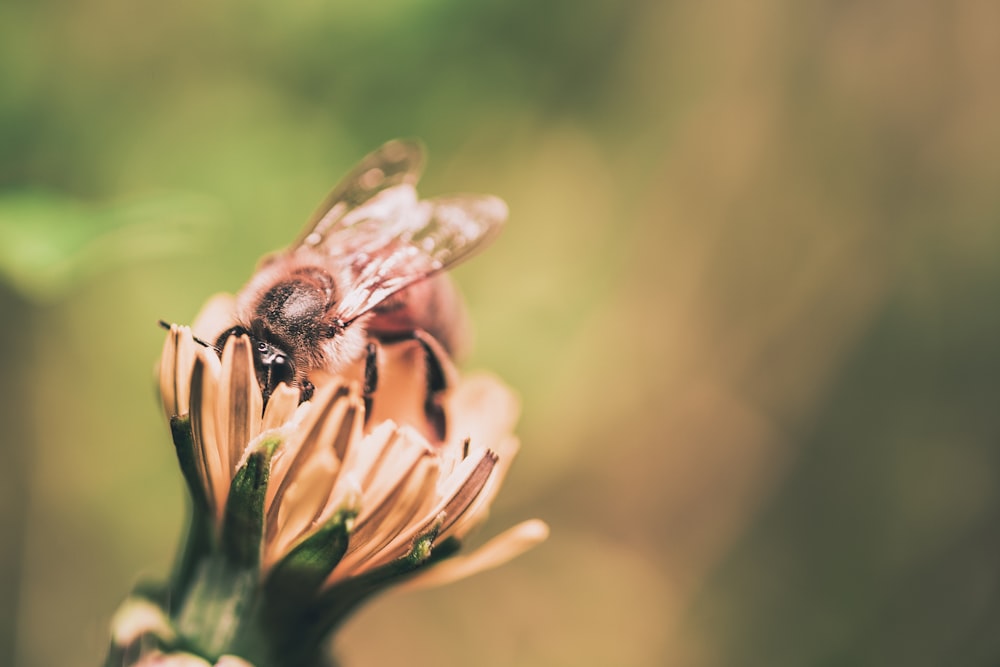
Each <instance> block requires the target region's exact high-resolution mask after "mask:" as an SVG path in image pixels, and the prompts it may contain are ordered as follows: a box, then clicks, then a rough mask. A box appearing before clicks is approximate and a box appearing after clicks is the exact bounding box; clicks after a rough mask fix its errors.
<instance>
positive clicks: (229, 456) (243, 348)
mask: <svg viewBox="0 0 1000 667" xmlns="http://www.w3.org/2000/svg"><path fill="white" fill-rule="evenodd" d="M252 354H253V353H252V352H251V350H250V339H249V338H247V337H246V336H238V337H236V336H234V337H231V338H230V339H229V341H228V342H227V343H226V347H225V349H224V350H223V352H222V369H221V371H220V374H219V395H218V403H217V405H216V407H217V412H216V423H217V424H218V433H217V435H218V437H219V452H220V459H221V461H222V462H223V464H224V465H226V466H227V471H228V474H229V476H230V477H231V476H232V475H233V473H234V472H236V466H237V464H238V463H239V461H240V459H241V458H242V457H243V452H244V450H245V449H246V446H247V443H249V442H250V441H251V440H253V439H254V438H256V437H257V434H258V433H260V428H261V419H260V415H261V412H262V410H263V409H264V401H263V398H262V397H261V392H260V385H259V384H257V377H256V374H255V373H254V367H253V356H252Z"/></svg>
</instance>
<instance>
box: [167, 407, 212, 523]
mask: <svg viewBox="0 0 1000 667" xmlns="http://www.w3.org/2000/svg"><path fill="white" fill-rule="evenodd" d="M170 435H171V437H172V438H173V440H174V450H175V451H176V452H177V462H178V463H179V464H180V466H181V474H182V475H184V481H185V482H186V483H187V487H188V493H190V494H191V500H192V501H193V502H194V510H195V512H196V513H198V512H208V511H209V510H208V496H206V495H205V485H204V483H203V482H202V479H201V475H199V474H198V464H197V461H196V458H195V453H194V432H193V431H192V430H191V418H190V417H189V416H188V415H183V416H181V417H171V418H170Z"/></svg>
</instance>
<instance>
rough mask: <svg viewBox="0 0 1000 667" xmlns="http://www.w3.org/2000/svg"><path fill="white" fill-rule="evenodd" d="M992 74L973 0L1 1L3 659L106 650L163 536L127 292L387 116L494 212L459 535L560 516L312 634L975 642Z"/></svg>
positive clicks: (441, 645) (835, 655)
mask: <svg viewBox="0 0 1000 667" xmlns="http://www.w3.org/2000/svg"><path fill="white" fill-rule="evenodd" d="M998 71H1000V5H998V4H997V3H995V2H989V1H988V0H954V1H951V2H947V1H934V0H927V1H923V2H902V1H899V0H875V1H872V2H864V3H862V2H844V1H832V0H825V1H824V0H817V1H813V2H798V1H795V0H765V1H764V2H756V3H745V2H739V1H738V0H719V1H718V2H709V3H693V2H689V3H680V2H650V1H646V2H640V1H637V0H630V1H623V2H608V1H605V2H598V1H592V0H575V1H571V0H541V1H538V2H527V1H523V0H513V1H512V0H507V1H504V2H501V1H498V0H485V1H483V2H476V3H472V2H461V1H459V0H408V1H407V0H392V1H386V2H380V3H335V2H322V1H320V0H304V1H301V2H288V3H271V2H261V1H259V0H243V1H241V2H235V1H229V2H225V1H224V2H219V3H201V2H194V1H192V0H180V1H179V2H173V3H152V2H138V3H128V2H123V1H122V0H83V1H81V2H66V1H62V0H37V1H35V2H27V1H25V0H9V1H7V2H4V3H2V4H0V276H2V279H3V280H2V282H3V288H2V297H0V303H2V317H3V326H2V327H0V329H2V336H3V343H2V344H3V366H2V367H0V368H2V376H3V380H4V381H3V384H2V387H0V392H2V394H0V406H2V407H0V416H2V418H3V424H4V432H5V437H4V439H3V442H2V450H0V455H2V456H3V458H4V463H3V465H2V466H0V468H2V469H0V494H2V495H0V521H2V536H3V537H2V542H0V568H2V571H0V578H2V581H0V605H2V608H0V664H14V665H18V666H23V667H43V666H50V665H61V666H75V665H80V666H83V665H94V664H99V661H100V660H102V659H103V651H104V647H105V645H106V641H107V635H106V626H107V622H108V619H109V617H110V615H111V613H112V612H113V610H114V608H115V606H116V604H117V603H118V602H119V601H120V600H121V599H122V598H123V597H124V596H125V595H126V593H127V592H128V591H129V590H130V587H131V586H132V585H133V584H134V583H135V581H136V580H137V579H138V578H139V577H140V576H154V577H155V576H161V575H163V574H164V573H165V572H166V571H167V568H168V567H169V563H170V562H171V559H172V555H173V550H174V546H175V543H176V541H177V538H178V535H179V533H180V530H181V527H182V524H183V517H184V504H183V490H182V484H181V479H180V475H179V474H178V473H177V471H176V469H175V461H174V455H173V451H172V447H171V445H170V442H169V440H168V437H167V432H166V429H165V428H164V424H163V421H162V417H161V415H160V414H159V412H158V406H157V403H156V400H155V394H154V388H153V381H152V368H153V364H154V361H155V359H156V358H157V356H158V354H159V349H160V345H161V343H162V339H163V332H162V331H161V330H159V329H158V328H157V326H156V320H157V319H159V318H164V319H168V320H174V321H182V322H183V321H189V320H190V319H191V317H192V316H193V315H194V313H195V312H196V311H197V309H198V307H199V305H200V304H201V303H202V302H203V301H204V300H205V299H206V298H207V297H208V296H209V295H210V294H212V293H214V292H216V291H220V290H227V291H234V290H236V289H238V288H239V286H240V285H241V284H242V283H243V281H244V280H245V279H246V278H247V277H248V276H249V275H250V272H251V270H252V268H253V266H254V263H255V261H256V259H257V258H258V257H259V256H260V255H261V254H263V253H265V252H267V251H270V250H273V249H276V248H279V247H282V246H283V245H285V244H286V243H288V242H289V241H290V240H291V239H292V237H293V236H294V235H295V233H296V232H297V231H298V229H299V226H300V224H301V223H302V222H303V221H304V220H305V219H306V217H307V215H308V214H309V213H310V212H311V210H312V209H313V207H314V206H315V205H316V204H317V203H318V202H319V201H320V199H321V198H322V197H323V195H324V194H325V193H326V191H327V189H328V188H329V187H330V186H331V185H332V184H333V182H334V181H336V180H337V179H338V178H339V177H340V176H341V175H342V174H343V173H344V172H345V171H346V170H347V169H348V168H349V167H350V166H351V165H352V164H353V163H354V162H355V161H356V160H357V159H358V158H360V157H361V156H362V155H363V154H365V153H367V152H368V151H369V150H371V149H373V148H374V147H376V146H377V145H379V144H380V143H382V142H383V141H385V140H387V139H390V138H392V137H396V136H417V137H421V138H422V139H423V140H424V141H425V142H426V144H427V146H428V147H429V151H430V163H429V167H428V170H427V172H426V175H425V177H424V179H423V185H422V191H423V192H424V193H426V194H440V193H445V192H451V191H474V192H493V193H495V194H498V195H500V196H502V197H503V198H505V199H506V200H507V201H508V202H509V204H510V207H511V219H510V222H509V225H508V228H507V230H506V231H505V233H504V234H503V235H502V236H501V237H500V239H499V240H498V241H497V242H496V243H495V245H494V246H493V247H492V248H491V249H490V250H489V251H488V252H486V253H484V254H483V255H481V256H480V257H478V258H476V260H475V261H473V262H471V263H469V264H468V265H466V266H463V267H461V268H460V269H459V270H457V271H456V272H455V274H456V277H457V279H458V281H459V282H460V284H461V286H462V288H463V290H464V291H465V293H466V295H467V297H468V300H469V302H470V308H471V311H472V317H473V320H474V321H475V322H476V325H477V347H476V352H475V354H474V355H473V357H472V358H471V359H470V360H469V362H468V364H467V366H468V367H470V368H488V369H492V370H494V371H495V372H497V373H498V374H500V375H501V376H502V377H504V378H505V379H506V380H507V381H508V382H509V383H510V384H511V385H513V386H514V387H515V388H516V389H517V390H518V392H519V393H520V394H521V396H522V399H523V413H524V414H523V419H522V425H521V428H520V435H521V437H522V441H523V448H522V452H521V454H520V457H519V459H518V461H517V463H516V465H515V466H514V469H513V471H512V474H511V475H510V477H509V478H508V480H507V485H506V488H505V490H504V492H503V493H502V494H501V495H500V498H499V500H498V503H497V505H496V506H495V509H494V512H493V516H492V517H491V520H490V523H489V524H488V525H487V527H486V528H485V530H484V531H483V533H482V535H481V537H486V536H488V535H490V534H492V533H494V532H498V531H499V530H501V529H503V528H505V527H506V526H507V525H510V524H512V523H513V522H515V521H518V520H520V519H523V518H528V517H532V516H539V517H542V518H544V519H545V520H547V521H548V522H549V523H550V524H551V526H552V531H553V533H552V537H551V539H550V541H549V542H548V543H546V544H545V545H544V546H542V547H540V548H538V549H537V550H535V551H534V552H532V553H530V554H528V555H526V556H524V557H523V558H521V559H519V560H518V561H515V562H514V563H512V564H510V565H508V566H507V567H505V568H502V569H500V570H496V571H493V572H490V573H488V574H484V575H481V576H478V577H476V578H474V579H470V580H467V581H464V582H461V583H459V584H455V585H453V586H451V587H448V588H445V589H440V590H435V591H429V592H422V593H411V594H396V595H390V596H386V597H384V598H380V599H378V600H377V601H376V602H375V603H373V604H371V605H370V606H368V607H366V608H365V609H364V610H363V611H362V612H361V613H360V614H359V615H358V616H356V617H355V618H354V619H353V620H352V621H351V622H350V623H349V624H348V625H347V626H346V627H345V628H344V630H343V631H342V632H341V633H340V635H339V636H338V646H339V651H340V654H341V656H342V657H343V659H344V662H345V664H346V665H351V666H355V665H391V664H401V663H403V661H406V664H409V665H470V664H476V665H486V666H501V665H612V664H613V665H640V666H645V665H693V666H704V667H714V666H723V665H768V666H774V665H824V666H827V665H831V666H832V665H904V664H905V665H910V666H915V665H916V666H919V665H942V664H950V665H959V664H960V665H995V664H997V663H998V662H1000V633H998V632H997V630H998V626H1000V579H998V575H1000V566H998V563H1000V561H998V558H1000V538H998V535H1000V533H998V519H1000V517H998V513H1000V502H998V490H1000V479H998V477H1000V448H998V446H997V445H998V442H1000V420H998V418H997V414H998V410H997V406H998V404H1000V382H998V378H1000V354H998V352H997V348H998V341H1000V309H998V308H997V295H998V291H1000V224H998V223H1000V186H998V183H1000V85H997V78H996V77H997V72H998Z"/></svg>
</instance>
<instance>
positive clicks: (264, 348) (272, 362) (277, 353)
mask: <svg viewBox="0 0 1000 667" xmlns="http://www.w3.org/2000/svg"><path fill="white" fill-rule="evenodd" d="M230 336H247V337H249V338H250V344H251V345H252V346H253V347H252V349H253V365H254V370H255V371H256V373H257V384H259V385H260V391H261V394H262V395H263V398H264V402H265V403H266V402H267V399H269V398H270V397H271V394H272V393H274V390H275V389H276V388H277V387H278V385H279V384H281V383H282V382H284V383H285V384H287V385H288V386H292V385H293V384H294V380H295V364H294V363H293V361H292V357H291V355H289V354H288V353H287V352H285V350H284V349H282V348H281V347H279V346H277V345H275V344H273V343H271V342H269V341H267V340H264V339H262V338H259V337H257V336H255V335H254V334H253V333H252V332H250V331H248V330H247V329H246V328H244V327H240V326H237V327H233V328H231V329H227V330H226V331H224V332H223V333H222V335H221V336H219V340H218V342H217V343H216V344H215V349H216V350H217V351H219V352H221V351H222V349H223V348H224V347H225V345H226V340H227V339H228V338H229V337H230Z"/></svg>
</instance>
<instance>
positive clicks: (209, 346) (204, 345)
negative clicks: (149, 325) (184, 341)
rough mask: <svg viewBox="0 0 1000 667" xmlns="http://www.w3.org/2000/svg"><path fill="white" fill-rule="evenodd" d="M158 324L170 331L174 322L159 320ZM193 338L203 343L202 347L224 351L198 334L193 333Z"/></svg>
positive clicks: (199, 343)
mask: <svg viewBox="0 0 1000 667" xmlns="http://www.w3.org/2000/svg"><path fill="white" fill-rule="evenodd" d="M157 324H159V325H160V326H161V327H163V328H164V329H166V330H167V331H170V327H171V326H173V325H172V324H170V323H169V322H167V321H166V320H158V321H157ZM191 338H193V339H194V342H196V343H198V345H201V346H202V347H208V348H211V349H213V350H215V351H216V352H221V351H222V350H220V349H219V348H218V346H216V345H212V344H211V343H207V342H205V341H203V340H202V339H200V338H198V337H197V336H195V335H193V334H192V336H191Z"/></svg>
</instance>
